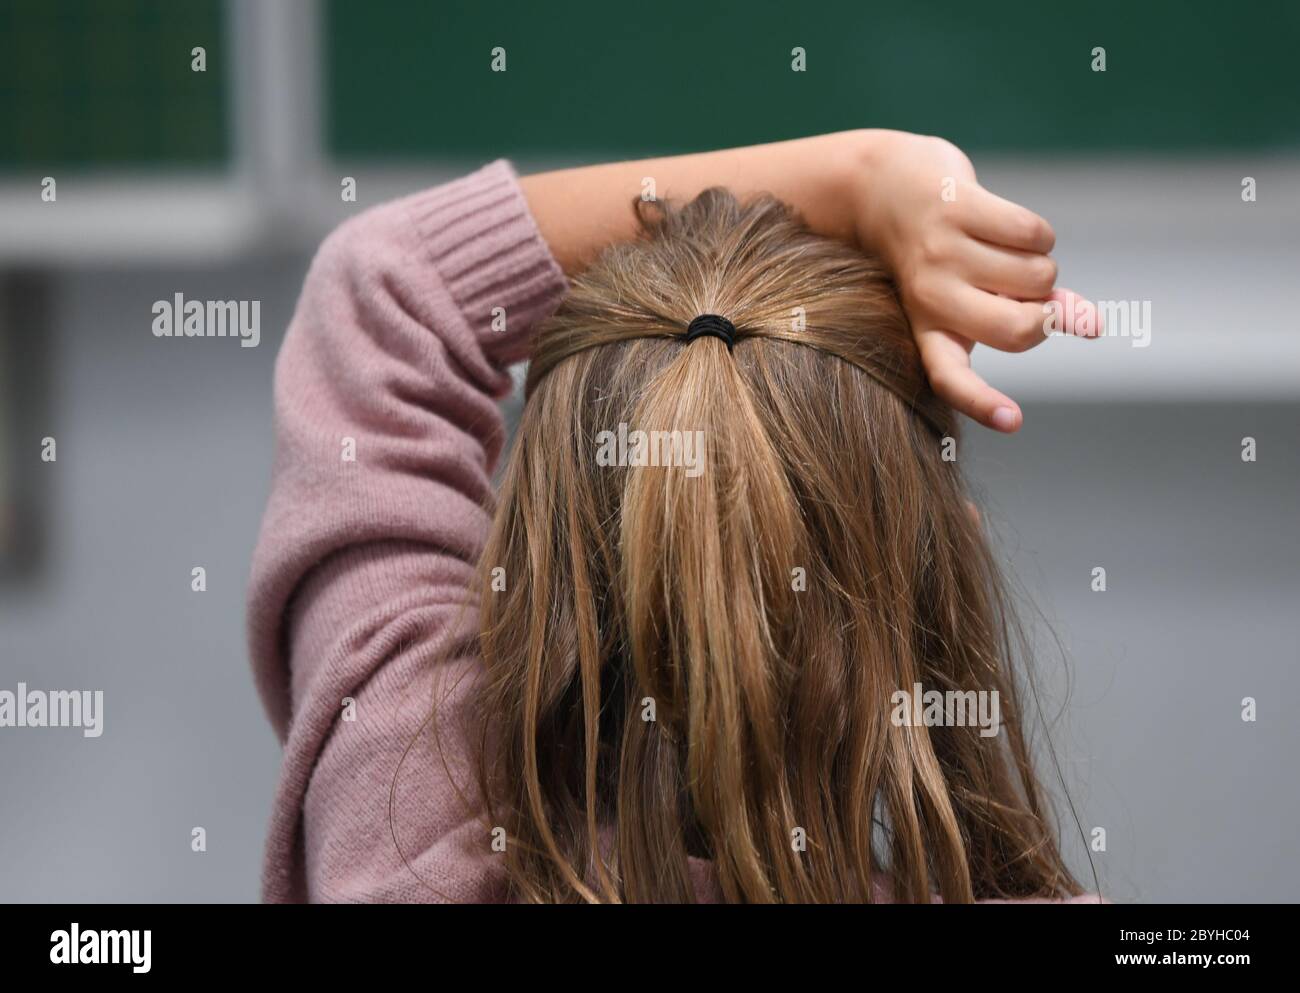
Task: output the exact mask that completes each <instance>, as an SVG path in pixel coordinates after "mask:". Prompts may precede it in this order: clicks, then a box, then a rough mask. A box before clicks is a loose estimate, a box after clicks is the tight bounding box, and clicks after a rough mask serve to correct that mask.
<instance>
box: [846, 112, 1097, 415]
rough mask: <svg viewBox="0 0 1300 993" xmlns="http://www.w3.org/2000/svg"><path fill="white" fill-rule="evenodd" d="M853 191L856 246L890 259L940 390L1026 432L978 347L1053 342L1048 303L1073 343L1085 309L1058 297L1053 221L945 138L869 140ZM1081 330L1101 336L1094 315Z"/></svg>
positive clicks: (876, 134) (883, 135)
mask: <svg viewBox="0 0 1300 993" xmlns="http://www.w3.org/2000/svg"><path fill="white" fill-rule="evenodd" d="M864 137H865V141H864V143H863V146H862V147H863V148H864V160H865V170H863V171H862V172H861V174H860V176H859V178H858V179H857V181H856V183H854V192H853V193H852V194H851V196H852V198H853V200H854V214H855V217H856V229H857V238H858V243H859V244H860V245H861V246H862V247H863V248H864V249H866V250H868V251H871V252H874V253H875V254H876V255H878V256H880V258H881V259H882V261H884V262H885V264H886V265H887V266H888V267H889V269H890V271H891V272H892V273H893V274H894V278H895V280H896V281H897V283H898V287H899V295H900V297H901V298H902V302H903V308H904V310H905V311H906V312H907V316H908V319H909V320H910V321H911V324H912V331H913V333H914V334H915V336H916V343H917V347H918V348H919V349H920V352H921V361H922V363H923V364H924V365H925V370H926V373H927V375H928V376H929V378H930V384H931V386H932V387H933V388H934V391H935V392H936V393H937V394H938V395H939V396H940V397H942V398H943V399H944V400H945V401H947V402H948V403H949V404H951V405H952V406H953V407H954V408H955V409H957V410H960V411H962V412H963V413H965V414H967V415H969V416H970V417H972V418H974V419H975V420H977V421H979V422H980V423H981V424H984V425H986V426H988V427H991V428H994V429H996V430H998V431H1005V432H1008V433H1009V432H1013V431H1016V430H1018V429H1019V428H1020V425H1021V422H1022V420H1023V416H1022V414H1021V412H1020V407H1019V406H1018V405H1017V404H1016V403H1015V401H1013V400H1012V399H1010V398H1009V397H1008V396H1006V395H1005V394H1004V393H1000V392H998V391H997V390H995V389H993V388H992V387H991V386H989V385H988V383H986V382H985V381H984V380H983V379H982V378H981V377H980V376H979V375H978V374H977V373H976V372H975V371H974V370H973V369H972V368H971V363H970V352H971V349H972V348H973V347H974V345H975V344H976V343H977V342H978V343H980V344H983V345H988V346H989V347H991V348H997V349H1000V350H1001V351H1006V352H1022V351H1025V350H1026V349H1029V348H1032V347H1034V346H1035V345H1037V344H1038V343H1039V342H1041V341H1043V340H1044V338H1045V337H1046V335H1045V333H1044V324H1045V322H1046V320H1047V314H1046V313H1045V311H1044V303H1045V302H1046V301H1049V300H1056V301H1058V302H1059V303H1060V304H1061V307H1062V310H1063V313H1062V314H1061V319H1062V323H1063V330H1064V331H1065V332H1066V333H1070V334H1072V333H1074V332H1075V323H1076V318H1078V317H1080V316H1081V308H1080V305H1078V304H1075V305H1074V306H1073V307H1070V306H1066V305H1065V301H1066V294H1067V293H1069V292H1070V291H1068V290H1064V289H1061V290H1058V289H1056V288H1055V284H1056V263H1055V262H1054V261H1052V259H1051V257H1050V255H1049V254H1048V253H1050V252H1051V251H1052V248H1053V246H1054V245H1055V242H1056V236H1055V234H1054V233H1053V232H1052V228H1051V226H1050V225H1049V224H1048V223H1047V221H1045V220H1043V218H1041V217H1039V216H1038V215H1037V214H1035V213H1034V212H1033V211H1030V210H1028V209H1026V208H1024V207H1021V206H1020V205H1018V204H1014V203H1011V202H1010V201H1008V200H1003V199H1002V198H1001V197H999V196H995V195H994V194H992V193H990V192H988V191H987V190H985V189H984V188H983V187H982V186H980V185H979V183H978V182H977V181H976V179H975V170H974V168H973V167H972V166H971V162H970V159H968V158H967V157H966V156H965V155H964V154H963V153H962V152H961V150H960V149H958V148H957V147H956V146H955V145H953V144H952V143H951V142H947V141H944V140H943V139H942V138H932V137H926V136H922V135H913V134H906V133H904V132H899V131H871V132H866V133H865V136H864ZM1082 307H1087V308H1091V309H1092V314H1091V317H1092V320H1091V322H1089V323H1085V322H1080V323H1081V324H1084V326H1085V327H1087V328H1088V330H1087V331H1086V332H1083V331H1081V332H1080V333H1086V334H1087V336H1089V337H1092V336H1095V335H1096V334H1098V333H1099V332H1100V324H1099V321H1098V319H1097V314H1096V308H1095V307H1093V305H1092V304H1090V303H1084V304H1082Z"/></svg>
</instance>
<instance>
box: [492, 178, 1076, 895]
mask: <svg viewBox="0 0 1300 993" xmlns="http://www.w3.org/2000/svg"><path fill="white" fill-rule="evenodd" d="M638 210H639V213H640V216H641V221H642V225H643V229H644V232H643V237H641V238H640V239H639V240H637V241H635V242H632V243H628V244H623V245H618V246H616V247H613V248H611V249H609V250H607V251H606V252H605V253H604V254H603V255H602V256H601V258H600V259H599V260H598V261H597V262H596V263H595V264H594V265H593V266H592V267H591V268H589V269H588V270H587V271H586V272H584V273H583V274H582V275H581V276H579V277H578V278H576V279H575V280H574V282H573V285H572V288H571V291H570V292H569V294H568V295H567V298H566V299H565V301H564V303H563V305H562V306H561V308H560V310H559V311H558V313H556V314H555V315H554V317H553V318H551V319H550V320H549V321H548V322H546V323H545V325H544V326H543V327H542V328H541V329H540V331H539V333H538V336H537V340H536V344H535V349H534V352H533V359H532V364H531V367H530V369H529V372H528V380H527V390H526V392H527V403H526V405H525V408H524V412H523V417H522V422H521V424H520V426H519V430H518V434H517V439H516V442H515V445H514V448H513V451H512V453H511V456H510V460H509V463H508V466H507V468H506V471H505V475H504V481H503V483H502V486H501V488H500V493H499V503H498V506H497V510H496V513H495V518H494V522H493V526H492V530H491V534H490V537H489V540H488V543H487V546H486V549H485V551H484V554H483V556H482V559H481V572H482V578H481V596H480V604H479V606H480V614H479V617H480V629H479V632H478V648H479V651H480V653H481V655H482V659H483V662H484V666H485V673H484V681H483V683H482V685H481V687H480V691H479V695H478V703H479V708H480V713H481V727H482V731H483V734H482V738H481V747H480V749H479V755H478V772H479V786H480V788H481V790H482V793H483V796H484V799H485V802H486V806H487V810H488V818H489V820H490V821H491V822H492V823H493V824H496V825H502V826H504V827H505V829H506V837H507V838H508V842H507V847H506V859H507V864H508V869H509V878H510V884H511V888H512V891H513V895H514V896H515V897H516V898H519V899H524V900H530V901H543V902H554V901H573V900H587V901H626V902H646V901H690V900H693V899H694V898H695V895H696V894H695V890H694V887H693V884H692V876H691V873H690V872H689V858H690V857H691V856H696V857H699V858H702V859H708V860H710V861H711V862H712V864H713V868H714V871H715V873H716V879H717V883H718V885H719V886H720V888H721V892H722V895H723V897H724V898H725V899H727V900H729V901H744V902H771V901H776V902H805V901H849V900H854V901H870V900H872V899H874V898H877V897H878V894H879V893H880V892H881V888H882V887H887V890H888V893H889V895H890V897H891V898H892V899H895V900H900V901H927V900H930V899H932V897H933V896H935V895H938V896H940V897H942V899H943V900H944V901H946V902H963V901H970V900H972V899H979V898H988V897H1024V896H1062V895H1067V894H1076V893H1078V892H1080V889H1079V886H1078V884H1077V883H1076V882H1075V881H1074V879H1073V878H1072V877H1071V875H1070V873H1069V871H1068V870H1067V869H1066V867H1065V865H1064V863H1063V860H1062V858H1061V856H1060V854H1059V852H1058V848H1057V845H1056V842H1055V829H1054V827H1053V826H1052V825H1051V823H1050V822H1049V818H1048V816H1047V814H1046V812H1045V809H1044V804H1043V800H1042V797H1041V790H1040V787H1039V786H1038V784H1037V782H1036V779H1035V776H1034V773H1033V769H1032V766H1031V761H1030V757H1029V754H1028V749H1027V746H1026V742H1025V737H1024V734H1023V731H1022V713H1021V709H1020V706H1019V702H1018V698H1017V679H1016V677H1015V676H1014V675H1013V672H1012V671H1011V659H1012V655H1013V652H1012V644H1013V641H1014V640H1015V639H1013V637H1012V635H1011V631H1012V625H1011V620H1010V616H1009V614H1008V611H1007V609H1006V607H1005V605H1004V598H1003V595H1002V593H1001V589H1002V585H1001V581H1000V579H999V576H998V570H997V568H996V566H995V564H994V562H993V560H992V558H991V556H990V553H989V550H988V548H987V546H986V544H985V541H984V538H983V536H982V534H981V531H980V528H979V526H978V523H977V522H976V521H974V520H973V519H972V517H971V515H970V514H969V513H968V508H967V502H966V495H965V490H964V484H963V481H962V479H961V476H960V473H959V471H958V469H957V465H956V463H955V462H953V461H950V460H945V459H944V458H943V454H942V451H943V447H944V444H945V439H955V438H956V435H957V425H956V423H955V418H954V415H953V412H952V411H951V410H950V409H949V408H948V407H947V406H945V405H944V404H943V403H942V402H940V401H939V400H938V399H937V398H936V397H935V395H934V394H933V393H932V392H931V391H930V389H929V388H928V386H927V384H926V381H925V377H924V374H923V371H922V369H921V366H920V364H919V361H918V357H917V353H916V350H915V347H914V345H913V341H912V337H911V334H910V332H909V328H908V324H907V321H906V319H905V317H904V315H903V312H902V310H901V308H900V306H899V304H898V301H897V298H896V296H895V293H894V290H893V287H892V284H891V283H890V281H889V279H888V277H887V275H886V274H885V272H884V271H883V269H882V268H881V267H880V265H879V264H878V263H877V262H876V261H874V260H873V259H871V258H868V257H867V256H865V255H863V254H861V253H859V252H857V251H856V250H854V249H852V248H851V247H849V246H847V245H843V244H840V243H838V242H834V241H831V240H828V239H825V238H822V237H819V236H817V235H815V234H813V233H812V232H810V231H809V230H808V229H807V228H806V227H805V226H803V225H802V223H801V222H800V221H799V220H798V219H797V218H796V217H795V216H793V215H792V213H791V212H790V211H789V209H788V208H786V207H785V206H784V205H783V204H781V203H780V202H779V201H777V200H775V199H773V198H771V197H758V198H755V199H752V200H750V201H748V202H746V203H740V202H738V201H737V200H736V199H735V198H734V197H732V196H731V195H730V194H728V193H727V192H725V191H722V190H709V191H707V192H705V193H703V194H701V195H700V196H699V197H697V198H696V199H694V200H693V201H691V202H690V203H687V204H685V205H683V206H681V207H680V208H668V207H665V206H663V205H661V204H648V205H641V206H640V207H639V208H638ZM707 313H712V314H719V315H722V316H725V317H726V318H728V319H729V320H730V321H731V322H732V323H733V324H734V326H735V328H736V342H735V346H734V350H732V349H729V348H728V345H727V344H726V343H725V342H724V341H723V340H719V339H718V338H715V337H705V338H701V339H699V340H697V341H695V342H693V343H691V344H689V345H686V344H684V343H683V341H682V336H683V333H684V331H685V329H686V327H687V325H688V324H689V323H690V322H691V320H692V319H693V318H695V317H696V316H698V315H700V314H707ZM620 426H621V427H620ZM620 432H621V434H620ZM635 432H645V438H643V439H642V443H641V445H640V447H636V445H629V446H625V447H624V448H622V449H620V451H621V452H622V454H621V455H620V457H618V458H615V459H611V458H609V457H602V446H605V448H604V454H605V455H606V456H608V454H609V452H610V451H613V450H614V449H613V448H611V447H609V446H610V439H611V437H614V436H618V437H620V438H623V437H628V438H633V439H635V438H636V437H638V436H636V435H635V434H634V433H635ZM656 432H663V434H656ZM645 439H652V440H653V442H654V443H655V444H658V443H660V442H665V444H663V445H662V446H661V447H662V449H663V451H664V452H669V453H676V454H677V455H682V456H684V455H687V454H689V445H690V441H691V439H701V440H702V442H703V446H702V449H701V450H700V451H699V452H698V453H696V454H697V455H698V456H699V462H698V463H697V464H695V465H694V471H693V470H692V469H691V468H689V467H685V466H684V465H683V464H681V462H680V461H678V463H677V464H672V463H673V461H674V460H673V459H660V458H656V457H654V455H655V452H654V451H653V450H652V449H653V444H651V445H647V444H645V443H644V442H645ZM619 444H622V442H621V441H620V442H619ZM615 447H617V446H615ZM629 451H631V453H632V454H631V455H630V456H629V455H628V452H629ZM647 456H649V457H647ZM611 463H612V464H611ZM665 463H668V464H665ZM501 577H504V584H503V583H502V582H499V581H497V580H499V579H500V578H501ZM503 585H504V589H502V588H501V587H502V586H503ZM918 684H919V685H921V686H924V687H925V688H926V689H927V690H932V689H933V690H939V691H958V692H962V693H968V692H969V691H976V692H985V693H996V694H997V699H998V701H999V709H1000V716H1001V724H1000V728H999V730H998V733H997V734H996V735H994V736H984V735H982V734H981V730H982V729H981V728H980V727H975V726H929V727H927V726H924V724H922V725H920V726H918V725H917V724H915V723H914V722H910V721H898V720H896V719H891V715H893V714H895V712H896V710H897V707H896V705H895V703H894V701H895V700H896V699H898V698H897V695H896V694H897V693H898V692H899V691H905V692H911V691H912V689H913V687H915V686H917V685H918Z"/></svg>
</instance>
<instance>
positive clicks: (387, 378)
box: [248, 162, 566, 902]
mask: <svg viewBox="0 0 1300 993" xmlns="http://www.w3.org/2000/svg"><path fill="white" fill-rule="evenodd" d="M565 287H566V284H565V280H564V276H563V274H562V273H561V271H560V269H559V267H558V265H557V264H556V262H555V260H554V259H553V258H552V256H551V254H550V252H549V250H548V249H547V247H546V244H545V242H544V241H543V240H542V238H541V236H540V234H539V233H538V231H537V228H536V225H535V224H534V222H533V219H532V217H531V215H530V214H529V212H528V208H527V204H526V201H525V200H524V197H523V195H522V193H521V191H520V189H519V186H518V183H517V182H516V179H515V176H514V173H513V171H512V169H511V167H510V166H509V165H508V164H507V163H505V162H495V163H492V164H491V165H489V166H486V167H485V168H483V169H481V170H479V171H478V172H476V173H474V174H472V175H470V176H467V177H465V178H463V179H459V180H456V181H454V182H451V183H448V184H446V185H443V186H439V187H436V188H434V189H432V190H428V191H426V192H424V193H420V194H417V195H415V196H411V197H408V198H405V199H403V200H398V201H394V202H392V203H388V204H384V205H382V206H379V207H376V208H373V209H371V210H369V211H366V212H365V213H362V214H359V215H358V216H356V217H354V218H352V219H351V220H349V221H347V222H346V223H345V224H343V225H342V226H341V227H339V228H338V229H337V230H336V231H335V232H334V233H333V234H331V235H330V236H329V237H328V238H327V239H326V240H325V242H324V243H323V244H322V245H321V247H320V249H319V251H318V252H317V255H316V257H315V259H314V260H313V262H312V264H311V268H310V270H309V271H308V274H307V277H306V281H305V284H304V286H303V290H302V295H301V297H300V299H299V302H298V306H297V308H296V310H295V312H294V316H293V320H292V323H291V324H290V326H289V330H288V332H287V334H286V336H285V339H284V344H283V345H282V347H281V350H280V354H279V358H278V360H277V363H276V372H275V422H276V459H275V469H274V477H273V483H272V489H271V495H270V499H269V503H268V506H267V510H266V514H265V517H264V519H263V523H262V529H261V534H260V537H259V539H258V544H257V549H256V551H255V553H254V559H253V568H252V577H251V581H250V586H249V605H248V630H249V642H250V649H251V655H252V664H253V669H254V673H255V677H256V682H257V686H258V690H259V693H260V695H261V697H262V700H263V703H264V704H265V706H266V709H267V711H268V713H269V715H270V718H271V722H272V724H273V726H274V728H275V730H276V732H277V734H278V735H279V736H280V738H281V740H282V741H283V743H284V758H283V766H282V769H281V774H280V782H279V785H278V788H277V792H276V798H275V805H274V810H273V813H272V821H271V828H270V834H269V837H268V841H267V850H266V857H265V862H264V867H263V897H264V899H266V900H268V901H272V902H280V901H301V900H313V901H316V900H320V901H361V900H365V901H397V900H401V901H418V900H440V899H441V900H455V901H470V900H486V899H493V898H494V896H495V895H498V888H499V887H500V885H501V881H502V880H501V877H500V876H499V870H498V869H497V868H496V866H497V861H498V859H499V857H498V856H494V855H493V854H492V852H491V846H490V841H491V838H490V835H489V833H488V830H487V828H486V827H485V825H484V824H483V823H482V821H481V820H479V810H478V808H477V805H476V804H475V803H474V800H475V791H474V790H473V789H472V788H471V786H472V782H473V779H472V775H471V770H470V767H469V764H468V761H467V760H468V758H469V750H468V748H467V747H466V743H465V740H464V738H463V737H462V736H460V735H458V734H457V730H458V729H460V728H462V727H463V718H464V717H465V710H466V707H467V706H468V693H467V690H468V689H469V687H470V684H471V683H472V682H473V676H474V675H475V670H476V665H477V660H476V659H475V658H474V657H473V656H472V654H471V653H469V652H466V651H463V650H460V649H458V648H457V646H456V645H455V644H453V643H452V635H453V631H455V630H465V629H466V627H464V626H462V625H465V626H467V627H468V628H469V629H472V628H473V625H474V622H475V620H476V617H475V614H474V611H473V608H472V605H471V604H470V603H469V600H470V597H469V596H468V590H469V583H470V581H471V578H472V575H473V569H474V566H475V563H476V561H477V558H478V555H479V554H480V551H481V548H482V545H483V542H484V539H485V537H486V534H487V528H488V524H489V520H490V512H491V500H492V489H491V482H490V478H491V472H492V469H493V467H494V464H495V462H496V460H497V458H498V456H499V455H500V452H501V448H502V445H503V442H504V438H505V430H504V424H503V420H502V417H501V414H500V412H499V410H498V408H497V403H496V401H497V400H498V399H499V398H501V397H502V396H504V395H505V394H506V393H508V392H509V389H510V382H511V380H510V376H509V373H508V371H507V368H506V367H507V366H508V365H509V364H510V363H511V362H514V361H518V360H520V359H522V358H524V357H526V354H527V349H528V343H529V338H530V336H531V333H532V331H533V329H534V328H535V326H536V324H537V322H538V321H539V320H540V319H542V318H544V317H545V316H547V315H548V314H549V313H551V312H552V311H553V310H554V308H555V307H556V306H557V304H558V302H559V300H560V298H561V296H562V294H563V292H564V290H565ZM497 308H500V310H498V309H497ZM503 320H504V327H502V321H503ZM435 687H441V688H442V689H441V690H439V692H438V693H437V696H436V700H435V695H434V690H435ZM453 687H454V690H453V689H452V688H453ZM449 690H450V692H448V691H449ZM435 708H436V711H437V713H436V714H435V715H434V716H435V717H436V720H437V724H438V727H439V729H440V730H439V734H438V744H437V745H435V744H434V743H433V741H432V739H431V736H430V734H429V733H428V725H427V719H428V718H429V717H430V715H431V712H433V711H434V709H435ZM408 748H409V752H408ZM399 766H400V769H399Z"/></svg>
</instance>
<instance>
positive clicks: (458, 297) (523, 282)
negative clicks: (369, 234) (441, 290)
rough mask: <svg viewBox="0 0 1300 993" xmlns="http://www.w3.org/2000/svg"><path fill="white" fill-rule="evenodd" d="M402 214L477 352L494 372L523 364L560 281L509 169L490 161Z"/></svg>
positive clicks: (555, 301)
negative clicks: (475, 343)
mask: <svg viewBox="0 0 1300 993" xmlns="http://www.w3.org/2000/svg"><path fill="white" fill-rule="evenodd" d="M409 209H410V211H411V216H412V217H413V218H414V220H415V224H416V228H417V230H418V231H419V233H420V237H421V239H422V241H423V243H424V245H425V248H426V250H427V251H428V253H429V259H430V261H431V262H432V263H433V264H434V266H436V267H437V269H438V271H439V273H440V274H441V275H442V278H443V280H444V282H445V283H446V285H447V287H448V289H449V290H450V292H451V295H452V297H453V298H454V300H455V301H456V304H457V305H458V306H459V308H460V310H461V313H462V314H464V316H465V319H466V321H468V322H469V326H470V328H471V329H472V330H473V332H474V334H475V335H476V336H477V337H478V339H479V341H480V342H481V343H482V346H483V351H484V354H485V355H487V357H488V359H489V360H490V361H492V362H493V363H494V364H495V365H497V366H499V367H504V366H506V365H509V364H511V363H513V362H518V361H521V360H522V359H525V358H527V357H528V351H529V344H530V339H531V337H532V333H533V331H534V330H535V329H536V326H537V323H538V322H539V321H541V320H543V319H544V318H546V317H549V316H550V315H551V314H552V313H553V312H554V311H555V308H556V307H557V306H558V305H559V302H560V299H561V298H562V297H563V295H564V292H565V290H566V289H568V282H567V281H566V280H565V278H564V273H563V272H562V271H561V269H560V266H559V264H558V263H557V262H556V261H555V257H554V256H553V255H551V251H550V249H549V248H548V247H547V245H546V242H545V241H544V240H543V238H542V235H541V232H540V231H538V229H537V223H536V222H535V221H534V220H533V215H532V214H531V213H530V212H529V210H528V202H527V201H526V200H525V199H524V195H523V191H522V190H521V189H520V187H519V182H518V178H517V177H516V175H515V171H514V168H513V167H512V166H511V165H510V163H509V162H507V161H505V160H504V159H498V160H497V161H495V162H492V163H489V164H488V165H486V166H484V167H483V168H482V169H479V170H478V171H477V172H473V173H470V174H469V175H468V176H465V177H463V178H461V179H457V180H453V181H452V182H450V183H445V184H443V185H441V186H438V187H435V188H434V189H431V190H428V191H426V192H424V193H420V194H417V195H416V196H414V197H412V198H411V199H410V201H409ZM497 308H500V310H499V311H498V310H497ZM503 320H504V328H502V323H503Z"/></svg>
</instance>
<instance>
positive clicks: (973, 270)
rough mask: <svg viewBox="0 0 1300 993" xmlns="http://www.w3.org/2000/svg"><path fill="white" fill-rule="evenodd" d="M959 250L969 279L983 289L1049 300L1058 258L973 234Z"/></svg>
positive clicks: (1032, 298) (1014, 296)
mask: <svg viewBox="0 0 1300 993" xmlns="http://www.w3.org/2000/svg"><path fill="white" fill-rule="evenodd" d="M959 251H960V253H961V260H962V261H961V265H962V266H963V268H964V272H965V273H966V277H967V279H968V281H969V282H970V283H971V285H972V286H976V287H978V288H979V289H981V290H987V291H988V292H990V293H1000V294H1002V295H1003V296H1008V297H1012V298H1013V299H1016V300H1046V299H1047V298H1048V296H1049V295H1050V294H1051V292H1052V288H1053V287H1054V286H1055V285H1056V262H1055V261H1053V259H1052V257H1051V256H1050V255H1040V254H1038V253H1036V252H1025V251H1021V250H1020V249H1018V248H1006V247H1003V246H1001V245H992V244H990V243H988V242H986V241H976V240H975V239H973V238H972V239H968V240H966V241H964V242H963V243H962V245H961V247H960V249H959Z"/></svg>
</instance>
